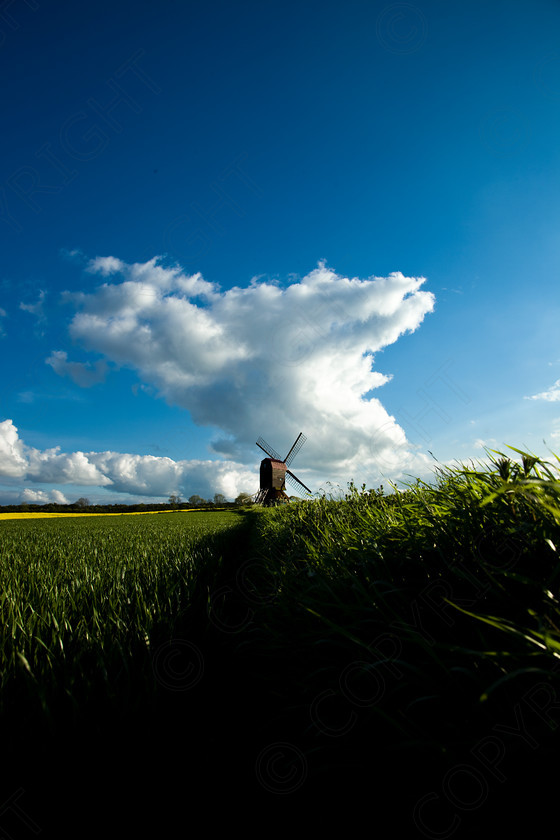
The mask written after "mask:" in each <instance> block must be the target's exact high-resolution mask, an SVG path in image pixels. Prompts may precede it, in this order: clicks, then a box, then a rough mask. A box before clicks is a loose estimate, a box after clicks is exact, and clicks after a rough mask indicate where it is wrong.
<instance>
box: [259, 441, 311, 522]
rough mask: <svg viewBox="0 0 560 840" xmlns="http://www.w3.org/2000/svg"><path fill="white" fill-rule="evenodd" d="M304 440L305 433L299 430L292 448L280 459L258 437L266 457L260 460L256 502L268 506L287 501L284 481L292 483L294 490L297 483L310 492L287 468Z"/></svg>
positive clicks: (296, 487) (296, 488) (297, 488)
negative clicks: (259, 480)
mask: <svg viewBox="0 0 560 840" xmlns="http://www.w3.org/2000/svg"><path fill="white" fill-rule="evenodd" d="M306 440H307V438H306V437H305V435H304V434H303V433H302V432H300V433H299V435H298V436H297V438H296V440H295V442H294V444H293V446H292V448H291V449H290V451H289V452H288V454H287V455H286V457H285V458H284V459H282V458H281V457H280V455H279V454H278V453H277V452H275V450H274V449H273V448H272V447H271V446H269V444H268V443H267V442H266V441H265V440H263V438H262V437H261V438H259V439H258V441H257V446H258V447H259V448H260V449H262V450H263V452H266V454H267V455H268V458H263V460H262V461H261V486H260V490H259V492H258V493H257V496H256V498H255V503H256V504H260V505H267V506H268V505H277V504H281V503H282V502H287V501H289V497H288V495H287V494H286V481H288V483H289V484H291V485H292V487H293V489H294V490H299V487H298V485H300V486H301V487H303V489H304V490H306V491H307V493H311V490H310V489H309V487H306V486H305V484H304V483H303V481H300V480H299V478H297V476H295V475H294V474H293V472H291V471H290V470H289V469H288V467H289V466H290V464H291V463H292V461H293V460H294V458H295V457H296V455H297V454H298V452H299V450H300V449H301V447H302V446H303V444H304V443H305V441H306Z"/></svg>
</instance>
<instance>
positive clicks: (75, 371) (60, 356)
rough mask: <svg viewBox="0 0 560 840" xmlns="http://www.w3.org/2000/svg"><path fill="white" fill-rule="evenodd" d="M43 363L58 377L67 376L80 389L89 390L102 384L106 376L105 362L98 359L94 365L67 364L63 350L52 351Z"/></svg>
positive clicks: (87, 363) (106, 367) (89, 363)
mask: <svg viewBox="0 0 560 840" xmlns="http://www.w3.org/2000/svg"><path fill="white" fill-rule="evenodd" d="M45 363H46V364H47V365H50V366H51V367H52V369H53V370H54V372H55V373H57V374H58V375H59V376H69V377H70V379H71V380H72V382H75V383H76V385H79V386H80V388H91V386H92V385H97V384H98V383H99V382H104V381H105V377H106V375H107V370H108V365H107V362H105V361H103V360H102V359H99V360H98V361H97V362H96V363H95V365H92V364H91V362H85V363H84V362H69V361H68V354H67V353H66V351H65V350H53V352H52V353H51V355H50V356H49V358H48V359H45Z"/></svg>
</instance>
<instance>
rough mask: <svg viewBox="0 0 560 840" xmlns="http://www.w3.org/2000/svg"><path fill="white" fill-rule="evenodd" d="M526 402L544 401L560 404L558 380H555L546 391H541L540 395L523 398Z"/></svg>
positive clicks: (559, 380)
mask: <svg viewBox="0 0 560 840" xmlns="http://www.w3.org/2000/svg"><path fill="white" fill-rule="evenodd" d="M524 399H526V400H546V401H547V402H560V379H557V380H556V382H555V383H554V385H552V386H551V387H550V388H549V389H548V391H541V393H540V394H533V396H531V397H524Z"/></svg>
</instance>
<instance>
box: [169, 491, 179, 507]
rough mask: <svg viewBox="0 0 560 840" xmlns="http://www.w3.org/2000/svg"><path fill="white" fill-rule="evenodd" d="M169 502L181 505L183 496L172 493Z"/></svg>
mask: <svg viewBox="0 0 560 840" xmlns="http://www.w3.org/2000/svg"><path fill="white" fill-rule="evenodd" d="M169 504H170V505H180V504H181V497H180V496H179V495H178V494H177V493H172V494H171V496H170V497H169Z"/></svg>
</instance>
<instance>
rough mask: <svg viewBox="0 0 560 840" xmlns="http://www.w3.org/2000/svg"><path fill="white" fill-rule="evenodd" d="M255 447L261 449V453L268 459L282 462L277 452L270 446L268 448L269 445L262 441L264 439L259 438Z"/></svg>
mask: <svg viewBox="0 0 560 840" xmlns="http://www.w3.org/2000/svg"><path fill="white" fill-rule="evenodd" d="M257 446H258V447H259V449H262V451H263V452H266V454H267V455H268V457H269V458H274V460H275V461H281V460H282V458H281V457H280V455H279V454H278V452H277V451H276V450H275V449H273V448H272V446H270V444H268V443H267V442H266V440H264V438H262V437H260V438H259V439H258V441H257Z"/></svg>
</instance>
